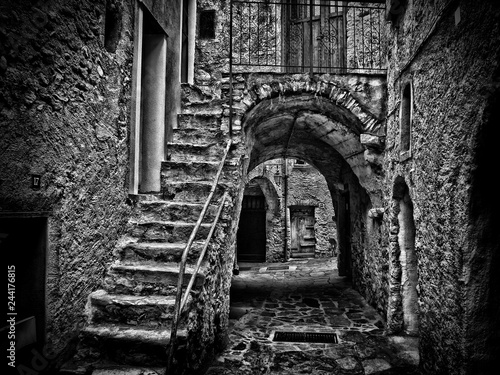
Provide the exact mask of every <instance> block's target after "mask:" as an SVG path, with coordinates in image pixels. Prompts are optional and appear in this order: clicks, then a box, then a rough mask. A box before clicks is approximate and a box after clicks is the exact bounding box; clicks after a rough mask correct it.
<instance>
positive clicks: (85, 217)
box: [0, 0, 500, 375]
mask: <svg viewBox="0 0 500 375" xmlns="http://www.w3.org/2000/svg"><path fill="white" fill-rule="evenodd" d="M257 3H259V2H257ZM263 3H264V2H263ZM265 3H266V4H265V9H266V10H265V12H264V13H258V14H265V15H266V14H267V16H266V17H267V18H266V17H262V19H261V20H260V21H261V22H264V21H263V20H264V19H267V20H270V19H272V17H270V16H269V15H270V14H271V13H270V10H269V9H273V8H272V6H271V5H269V4H270V3H272V2H265ZM306 3H307V2H303V1H302V2H300V1H299V2H293V4H292V2H290V4H288V3H286V6H288V5H290V6H292V5H294V4H295V5H297V4H298V5H301V6H302V5H308V4H306ZM320 3H321V4H320ZM323 3H324V2H317V4H316V3H314V4H315V6H318V7H320V6H322V5H323V6H331V3H328V4H323ZM332 3H333V2H332ZM363 4H366V3H365V2H362V3H361V2H360V3H359V4H358V3H356V5H357V6H363ZM370 4H372V5H373V4H375V10H366V9H365V8H363V9H365V10H363V11H360V12H358V13H356V12H354V13H352V12H351V13H349V14H350V16H349V17H347V16H346V17H347V18H346V24H345V25H346V32H345V33H344V35H346V38H347V43H346V44H345V46H344V47H345V48H347V49H349V48H359V43H354V40H353V39H352V38H353V35H358V36H359V35H360V34H359V29H361V30H362V32H363V33H364V30H365V28H367V26H369V24H370V25H371V24H372V23H373V20H374V19H375V20H379V19H380V20H381V22H380V23H378V24H379V25H381V26H380V27H381V28H380V29H379V31H380V32H379V33H377V34H375V33H373V34H370V36H369V38H368V39H361V40H364V41H367V43H369V44H370V46H373V42H375V41H376V43H380V44H376V45H377V50H379V51H381V52H380V53H381V54H382V55H376V54H375V55H374V52H373V50H372V49H370V50H367V51H365V52H364V53H363V54H362V55H358V54H356V53H354V52H352V50H350V51H351V52H349V53H347V54H346V58H345V59H344V63H341V64H340V63H339V64H338V65H337V66H335V67H334V68H333V67H331V66H328V67H327V68H328V69H323V70H327V71H322V70H321V69H320V68H324V65H321V64H323V62H324V61H325V60H324V59H323V60H322V59H320V58H317V56H316V55H313V54H311V55H310V60H309V61H308V63H309V65H310V66H313V65H314V64H317V65H314V66H313V67H312V68H311V69H306V68H307V67H306V66H301V67H299V68H300V69H299V68H297V67H296V66H295V67H293V69H289V70H286V69H277V68H275V67H269V66H267V67H264V68H262V69H260V68H259V67H258V66H250V67H247V68H245V67H243V66H241V65H238V66H236V65H234V64H233V63H234V61H235V60H233V59H230V58H229V56H230V55H229V54H230V50H231V48H233V51H235V49H234V48H235V47H234V46H233V42H234V40H232V39H231V37H233V39H234V36H235V35H233V33H232V31H234V30H235V26H234V24H231V20H232V19H231V11H234V9H235V8H234V7H235V5H237V4H236V1H230V0H182V1H153V0H106V1H105V0H102V1H98V2H94V1H85V0H80V1H64V2H63V1H59V0H50V1H46V2H36V1H28V0H26V1H8V0H5V1H3V2H2V3H1V4H0V7H1V11H0V17H1V20H2V22H1V24H0V125H1V127H2V137H1V138H0V152H1V154H0V155H1V156H0V224H1V230H0V240H1V243H0V244H1V245H2V247H4V248H5V249H6V250H5V253H6V254H8V255H7V256H6V257H5V258H4V262H5V265H6V266H9V265H12V264H15V266H16V267H15V268H16V276H17V284H16V285H17V288H18V294H17V295H18V296H21V295H22V294H23V293H28V292H26V291H29V290H31V291H33V292H32V293H31V294H26V296H28V297H18V298H19V300H18V302H19V306H20V307H19V308H20V312H22V313H23V314H25V315H26V316H22V317H21V315H20V316H19V318H20V319H21V318H27V319H28V320H27V322H32V321H33V319H34V320H35V321H36V322H37V327H38V330H37V331H36V334H37V338H38V342H37V345H38V346H39V347H38V349H39V350H43V351H44V355H45V357H46V358H47V359H48V358H50V360H49V361H47V362H46V367H45V368H44V369H41V370H45V371H52V368H53V367H60V365H61V364H62V363H63V362H65V360H66V359H67V358H68V356H70V355H73V354H74V353H75V350H76V353H77V355H76V357H74V358H76V359H77V360H78V361H81V362H79V363H81V366H85V363H87V366H88V363H89V361H90V362H96V361H99V360H103V359H104V360H109V359H112V360H113V361H117V362H123V363H125V364H127V365H136V364H144V362H147V363H148V364H150V365H164V364H165V351H166V349H168V348H169V346H170V345H169V343H170V342H171V341H170V339H171V338H172V337H173V336H171V331H170V329H171V328H170V327H171V324H172V319H173V318H175V315H176V313H175V311H174V310H175V305H174V300H176V292H177V285H178V284H177V280H178V278H179V275H181V274H183V271H181V265H182V263H183V262H184V261H186V262H187V264H188V268H186V271H185V273H186V277H188V276H190V275H191V274H192V273H194V268H195V265H196V262H197V255H198V254H199V253H202V254H203V253H204V252H205V251H206V255H205V257H204V259H205V261H204V262H203V263H202V271H201V273H200V275H199V276H198V277H197V276H194V279H193V280H196V282H195V289H194V291H193V292H192V293H191V294H190V298H189V299H188V302H187V304H186V309H185V310H184V311H181V312H180V313H179V316H180V317H181V321H180V326H179V332H178V334H177V336H178V338H179V340H178V345H177V346H175V348H177V349H178V350H177V351H175V353H174V360H173V363H174V365H175V366H174V367H176V369H177V370H178V371H179V372H180V373H182V372H184V373H188V374H192V373H196V371H199V370H200V369H201V368H202V367H203V363H204V361H205V360H207V359H208V358H210V357H211V356H212V355H213V353H214V352H216V351H217V350H219V349H220V348H221V347H222V346H223V345H224V338H225V333H226V332H227V323H228V313H229V298H228V296H229V287H230V283H231V275H232V272H233V267H234V264H235V255H236V244H237V232H238V224H239V220H240V214H241V213H242V206H243V205H244V196H245V187H246V185H247V183H248V181H250V180H251V179H249V177H250V176H251V173H252V172H251V171H252V170H254V168H256V167H257V166H258V165H260V164H261V163H263V162H267V161H269V160H274V159H280V158H284V159H287V158H293V159H299V160H304V161H305V162H307V163H308V164H310V165H312V166H313V167H314V168H315V170H317V171H318V172H319V173H320V174H321V175H322V176H323V178H324V180H325V182H326V186H327V188H328V194H327V195H328V197H331V204H332V207H333V212H334V216H335V228H336V241H337V254H338V261H339V264H338V267H339V273H340V274H341V275H343V276H346V278H348V279H350V280H351V281H352V283H353V285H354V286H355V288H356V289H357V290H359V291H360V292H361V293H362V294H363V296H364V297H365V298H366V299H367V301H368V302H369V303H370V304H372V305H373V306H374V307H376V308H377V309H378V310H379V312H380V313H381V314H382V315H383V316H385V317H386V320H387V321H386V323H387V327H388V328H389V330H390V331H391V332H392V333H394V334H401V333H406V334H410V335H418V336H419V337H420V348H419V349H420V359H421V368H422V371H423V372H424V373H425V374H453V375H454V374H467V375H468V374H471V375H472V374H493V373H494V369H496V368H498V358H500V355H499V352H500V345H499V344H498V342H499V341H498V337H499V335H500V334H499V332H500V330H499V320H498V317H499V316H500V311H499V309H500V302H499V300H498V296H499V295H500V293H499V290H498V288H499V285H500V281H499V280H498V272H495V270H496V269H497V268H498V265H499V259H498V254H499V244H500V238H499V232H498V230H497V228H498V227H499V223H498V216H497V215H496V213H497V212H498V209H499V208H500V207H499V206H500V198H499V195H498V194H497V192H496V190H495V189H496V187H495V184H494V182H493V179H492V177H491V175H492V173H493V174H494V171H495V161H496V160H497V159H498V156H497V153H496V152H495V147H494V143H495V141H496V139H497V138H498V135H499V134H498V133H499V130H498V129H499V128H498V126H497V124H498V122H499V113H498V108H500V105H499V104H500V103H499V98H500V93H499V84H498V82H499V67H498V64H499V60H500V56H499V49H500V43H499V39H498V35H500V30H499V27H500V26H499V24H500V9H499V5H498V4H497V2H495V1H493V0H487V1H482V2H476V1H471V0H460V1H459V0H435V1H423V0H408V1H389V0H388V1H386V2H385V4H383V2H382V1H374V2H370ZM341 5H342V4H341ZM335 6H338V4H336V5H335ZM384 6H385V7H384ZM259 7H260V5H259ZM380 7H381V8H380ZM282 9H285V8H282ZM309 9H311V8H309ZM336 9H337V8H336ZM381 9H382V11H381ZM296 10H297V9H295V10H294V9H293V8H290V14H291V15H294V14H296V13H294V12H295V11H296ZM337 10H338V9H337ZM266 12H267V13H266ZM280 14H285V13H280ZM287 14H288V13H287ZM324 14H326V13H319V14H318V15H319V16H320V18H321V19H325V16H324ZM367 15H368V18H367ZM356 17H357V18H356ZM358 18H359V19H360V21H359V23H358V24H350V23H349V22H351V21H349V20H354V19H358ZM275 19H279V17H277V16H275ZM284 22H285V19H284V18H283V19H280V21H279V22H276V23H275V24H276V25H278V26H276V29H275V30H284V29H282V28H283V27H285V23H284ZM352 22H355V21H352ZM377 22H378V21H377ZM311 24H312V22H311ZM249 25H250V22H249ZM356 25H358V26H360V25H361V27H358V26H356ZM202 26H203V27H202ZM231 26H233V27H231ZM239 30H240V31H241V30H243V31H244V29H241V28H240V29H239ZM356 30H358V31H356ZM237 35H240V36H241V35H242V34H237ZM266 35H271V36H272V37H274V38H275V37H276V35H277V34H273V33H272V32H271V33H269V32H268V33H267V34H266ZM273 35H274V36H273ZM287 35H288V34H287ZM247 37H249V38H251V36H249V35H247ZM250 40H252V39H250ZM257 40H260V39H257ZM274 40H276V41H277V40H278V39H276V38H275V39H273V41H274ZM351 42H352V43H351ZM259 43H260V42H258V43H257V45H259ZM250 44H251V43H250ZM250 44H249V45H250ZM249 45H248V46H249ZM355 45H356V46H358V47H355ZM248 46H247V47H244V48H243V49H240V50H241V51H243V52H242V54H241V55H242V56H243V57H245V56H253V55H252V54H249V53H248V51H251V49H248V51H247V50H245V48H250V47H248ZM260 46H261V48H260V49H261V50H262V48H263V47H262V45H260ZM344 47H342V48H344ZM240 48H241V47H240ZM266 48H267V51H273V52H274V51H275V50H273V47H272V44H271V43H269V44H268V45H267V47H266ZM318 48H319V47H318ZM332 48H333V47H332ZM312 50H315V49H314V48H313V49H309V51H312ZM304 51H306V50H305V49H304V50H303V51H302V53H304V54H305V52H304ZM275 55H276V54H275ZM258 56H259V58H260V56H261V55H258ZM262 56H267V57H268V58H269V57H270V56H271V53H267V55H266V54H264V55H262ZM322 56H327V57H328V56H330V57H329V58H330V63H332V61H333V60H332V56H333V55H328V54H326V55H325V54H323V55H322ZM347 56H348V57H349V58H348V59H347ZM360 56H361V58H360ZM374 56H376V58H375V57H374ZM380 56H382V57H383V58H380ZM355 57H356V58H355ZM280 58H281V57H280ZM283 58H285V57H284V56H283ZM365 59H366V60H368V61H369V62H370V63H371V64H372V65H371V66H370V69H368V68H367V67H366V66H365V65H362V63H363V60H365ZM374 60H377V61H378V62H377V64H381V65H380V66H382V68H380V69H379V68H377V69H372V68H373V66H374V65H373V64H374V62H373V61H374ZM304 61H305V60H304ZM289 62H290V61H289V60H288V63H289ZM332 64H333V63H332ZM353 64H354V65H353ZM233 65H234V66H233ZM377 66H379V65H377ZM226 145H227V147H226ZM226 154H227V158H226V159H225V162H224V163H222V166H221V168H222V169H219V162H220V161H221V159H222V157H223V155H226ZM299 175H300V174H299V173H297V179H300V178H299V177H298V176H299ZM215 179H219V183H217V184H216V185H213V186H214V187H213V188H212V185H211V184H212V182H213V181H214V180H215ZM268 180H269V181H270V179H268ZM261 182H262V181H261ZM266 184H267V185H266ZM266 184H264V183H262V184H261V183H258V185H259V186H260V187H261V190H263V192H264V193H265V191H264V190H266V189H269V190H271V185H273V184H270V185H269V183H266ZM262 186H267V187H265V188H264V189H263V188H262ZM273 186H274V185H273ZM247 191H248V190H247ZM207 197H213V203H212V204H210V205H208V206H204V202H205V199H206V198H207ZM226 197H227V198H226ZM292 198H293V199H297V200H299V202H295V203H301V204H302V203H304V202H302V198H301V197H297V196H292ZM287 205H288V202H287ZM287 205H280V207H279V210H283V207H284V206H287ZM204 207H205V208H204ZM276 207H277V205H276ZM276 207H274V209H275V210H277V209H276ZM276 212H277V211H276ZM200 213H201V214H202V215H201V218H200ZM332 216H333V215H332ZM277 217H278V215H277V214H276V216H273V217H269V218H268V221H274V222H275V224H276V225H275V227H276V228H277V227H279V225H278V224H279V223H280V222H282V219H281V218H280V219H278V218H277ZM329 225H330V224H329ZM197 227H199V228H200V229H199V233H198V234H197V235H196V236H195V237H194V238H191V237H190V235H191V233H193V232H192V230H193V228H197ZM211 228H213V229H214V231H213V233H212V231H211ZM318 232H319V231H318ZM209 235H211V236H212V240H211V241H209V244H208V246H207V247H206V248H204V245H203V242H202V240H203V239H204V238H206V237H207V236H209ZM278 237H280V239H278ZM282 237H283V236H280V235H279V233H277V232H273V233H271V234H270V237H268V238H276V240H273V241H272V242H273V243H275V245H276V246H278V247H280V248H281V247H283V241H284V240H283V239H282ZM280 240H281V241H282V242H281V243H280V242H279V241H280ZM270 242H271V241H270ZM188 243H189V244H190V245H191V246H192V247H193V254H191V253H190V254H189V256H188V257H187V259H186V258H185V257H184V256H183V255H182V254H183V250H184V249H185V246H186V244H188ZM271 253H273V252H270V254H271ZM274 259H279V258H278V257H277V258H274ZM35 260H36V261H35ZM269 260H271V259H269ZM34 285H37V286H40V285H44V288H40V287H38V288H35V287H34ZM23 291H24V292H23ZM37 306H38V307H37ZM40 306H43V308H40ZM131 306H135V307H132V308H131ZM21 307H22V309H21ZM23 324H24V323H23ZM27 327H28V326H27ZM29 327H32V326H29ZM29 327H28V328H29ZM31 329H33V328H31ZM48 349H50V351H51V352H54V353H55V354H54V353H50V355H49V353H48ZM28 354H29V353H28ZM86 361H87V362H86ZM23 363H30V358H28V359H27V360H26V362H23ZM181 364H184V366H183V365H181ZM27 366H29V365H27ZM87 368H88V367H87ZM49 373H50V372H49Z"/></svg>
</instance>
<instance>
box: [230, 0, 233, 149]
mask: <svg viewBox="0 0 500 375" xmlns="http://www.w3.org/2000/svg"><path fill="white" fill-rule="evenodd" d="M229 139H233V0H230V1H229Z"/></svg>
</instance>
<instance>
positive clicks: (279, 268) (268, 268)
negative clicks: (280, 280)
mask: <svg viewBox="0 0 500 375" xmlns="http://www.w3.org/2000/svg"><path fill="white" fill-rule="evenodd" d="M287 269H288V266H271V267H267V270H268V271H278V270H287Z"/></svg>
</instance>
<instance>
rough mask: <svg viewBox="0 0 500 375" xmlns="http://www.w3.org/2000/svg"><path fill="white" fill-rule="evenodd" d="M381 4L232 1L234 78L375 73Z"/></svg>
mask: <svg viewBox="0 0 500 375" xmlns="http://www.w3.org/2000/svg"><path fill="white" fill-rule="evenodd" d="M384 16H385V1H383V0H373V1H358V2H353V1H329V0H288V1H287V0H232V1H231V7H230V64H231V70H232V72H233V73H235V72H248V71H259V72H266V71H267V72H283V73H287V72H288V73H298V72H311V73H342V72H360V73H380V72H381V71H384V70H385V52H384V50H385V42H384V32H383V25H384Z"/></svg>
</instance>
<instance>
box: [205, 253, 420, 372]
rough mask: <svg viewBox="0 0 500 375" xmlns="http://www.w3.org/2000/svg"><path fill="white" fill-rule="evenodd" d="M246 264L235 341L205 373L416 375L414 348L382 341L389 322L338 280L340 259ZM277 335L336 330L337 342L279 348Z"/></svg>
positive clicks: (237, 281)
mask: <svg viewBox="0 0 500 375" xmlns="http://www.w3.org/2000/svg"><path fill="white" fill-rule="evenodd" d="M320 262H321V263H320ZM312 265H315V267H313V266H312ZM240 266H241V269H242V272H241V273H240V274H239V275H238V276H235V277H234V278H233V283H232V290H231V316H230V318H231V321H230V323H231V326H230V342H229V345H228V347H227V349H226V350H225V351H224V352H223V353H222V354H221V355H220V356H218V358H217V359H216V360H215V361H214V362H213V363H212V365H211V367H210V368H209V370H208V371H207V372H206V374H207V375H214V374H220V375H222V374H224V375H226V374H227V375H228V374H238V375H239V374H241V375H243V374H264V373H266V374H297V373H307V374H315V375H316V374H372V373H378V374H417V373H418V371H417V368H416V363H417V362H418V359H416V357H415V343H413V344H412V345H413V348H412V349H409V347H408V346H407V347H406V348H404V347H403V346H401V345H399V346H398V345H396V344H395V343H394V342H392V341H391V340H389V339H388V338H387V337H386V336H385V335H384V332H385V331H384V328H385V327H384V323H383V319H382V318H381V317H380V315H378V314H377V312H376V311H375V310H374V309H373V308H372V307H370V306H369V305H368V304H367V303H366V301H365V300H364V299H363V298H362V297H361V296H360V295H359V294H358V293H357V292H355V291H354V290H353V289H351V287H350V286H349V284H347V283H346V282H344V280H343V279H342V278H339V277H338V276H337V271H336V269H335V268H334V267H335V260H334V258H330V260H328V261H326V262H325V260H312V261H311V260H305V261H293V262H288V263H285V264H283V263H280V264H262V265H260V266H256V267H252V269H251V270H249V271H247V270H246V268H245V267H244V265H240ZM283 267H288V269H281V270H280V268H283ZM278 330H279V331H295V332H335V333H337V334H338V338H339V342H338V344H325V343H293V342H289V343H287V342H276V341H273V336H274V332H275V331H278Z"/></svg>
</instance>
